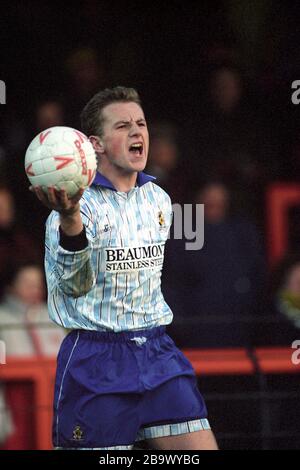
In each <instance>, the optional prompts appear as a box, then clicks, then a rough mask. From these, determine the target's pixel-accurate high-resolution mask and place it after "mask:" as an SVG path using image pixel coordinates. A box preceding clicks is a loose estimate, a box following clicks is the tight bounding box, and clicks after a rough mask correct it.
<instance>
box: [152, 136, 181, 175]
mask: <svg viewBox="0 0 300 470" xmlns="http://www.w3.org/2000/svg"><path fill="white" fill-rule="evenodd" d="M177 159H178V151H177V147H176V144H175V143H174V142H172V141H170V140H167V139H164V138H155V139H151V145H150V151H149V161H150V164H152V165H155V166H158V167H160V168H162V169H163V170H165V171H171V170H173V169H174V168H175V167H176V164H177Z"/></svg>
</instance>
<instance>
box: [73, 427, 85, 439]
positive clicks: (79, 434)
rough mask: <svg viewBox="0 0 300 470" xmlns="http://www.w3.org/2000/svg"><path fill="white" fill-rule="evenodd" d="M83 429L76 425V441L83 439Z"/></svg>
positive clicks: (74, 433)
mask: <svg viewBox="0 0 300 470" xmlns="http://www.w3.org/2000/svg"><path fill="white" fill-rule="evenodd" d="M82 435H83V431H82V430H81V428H80V426H75V428H74V430H73V440H74V441H81V440H82Z"/></svg>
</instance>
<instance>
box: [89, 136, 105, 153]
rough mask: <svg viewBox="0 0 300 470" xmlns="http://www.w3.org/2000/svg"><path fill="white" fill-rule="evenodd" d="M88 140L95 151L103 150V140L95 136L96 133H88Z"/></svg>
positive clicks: (101, 151) (100, 151)
mask: <svg viewBox="0 0 300 470" xmlns="http://www.w3.org/2000/svg"><path fill="white" fill-rule="evenodd" d="M89 140H90V142H91V144H92V145H93V147H94V150H95V152H96V153H103V152H104V145H103V140H102V139H101V138H100V137H98V136H96V135H90V137H89Z"/></svg>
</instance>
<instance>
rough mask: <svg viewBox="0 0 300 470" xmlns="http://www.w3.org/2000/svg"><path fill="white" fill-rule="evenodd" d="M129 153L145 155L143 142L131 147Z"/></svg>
mask: <svg viewBox="0 0 300 470" xmlns="http://www.w3.org/2000/svg"><path fill="white" fill-rule="evenodd" d="M129 152H130V153H133V154H135V155H142V153H143V144H142V143H141V142H137V143H135V144H132V145H130V147H129Z"/></svg>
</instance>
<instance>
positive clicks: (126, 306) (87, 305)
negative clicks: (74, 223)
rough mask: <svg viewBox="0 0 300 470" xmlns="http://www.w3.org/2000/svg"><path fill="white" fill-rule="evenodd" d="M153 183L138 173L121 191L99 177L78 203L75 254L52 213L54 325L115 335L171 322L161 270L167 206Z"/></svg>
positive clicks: (49, 262) (49, 272)
mask: <svg viewBox="0 0 300 470" xmlns="http://www.w3.org/2000/svg"><path fill="white" fill-rule="evenodd" d="M152 179H153V178H152V177H150V176H148V175H146V174H145V173H142V172H141V173H139V174H138V178H137V186H136V187H134V188H133V189H131V190H130V191H129V192H128V193H124V192H119V191H116V190H115V188H114V187H113V186H112V184H111V182H110V181H109V180H107V179H106V178H105V177H104V176H103V175H100V174H99V173H98V174H97V176H96V178H95V180H94V182H93V185H92V186H91V187H90V188H89V189H87V190H86V191H85V192H84V195H83V197H82V198H81V201H80V205H81V215H82V219H83V223H84V226H85V230H86V236H87V239H88V246H87V247H86V248H84V249H82V250H80V251H68V250H66V249H64V248H63V247H62V246H61V244H60V242H61V241H60V231H59V214H58V212H56V211H52V212H51V214H50V215H49V217H48V220H47V223H46V242H45V244H46V252H45V270H46V279H47V286H48V307H49V313H50V317H51V319H52V320H53V321H54V322H55V323H57V324H59V325H62V326H64V327H65V328H73V329H74V328H80V329H87V330H100V331H103V330H104V331H105V330H107V331H114V332H119V331H125V330H138V329H145V328H152V327H156V326H160V325H167V324H169V323H171V321H172V319H173V314H172V311H171V309H170V307H169V306H168V305H167V303H166V302H165V300H164V298H163V295H162V292H161V270H162V265H163V256H164V245H165V242H166V240H167V237H168V233H169V229H170V226H171V223H172V206H171V201H170V198H169V196H168V195H167V194H166V193H165V191H164V190H163V189H161V188H160V187H159V186H157V185H156V184H154V183H153V182H152Z"/></svg>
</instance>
